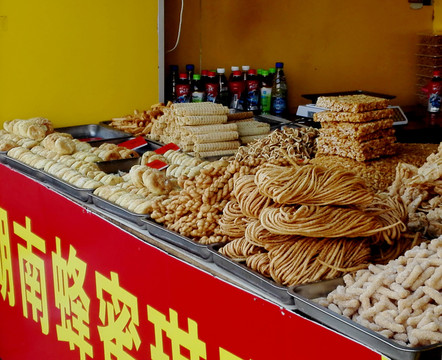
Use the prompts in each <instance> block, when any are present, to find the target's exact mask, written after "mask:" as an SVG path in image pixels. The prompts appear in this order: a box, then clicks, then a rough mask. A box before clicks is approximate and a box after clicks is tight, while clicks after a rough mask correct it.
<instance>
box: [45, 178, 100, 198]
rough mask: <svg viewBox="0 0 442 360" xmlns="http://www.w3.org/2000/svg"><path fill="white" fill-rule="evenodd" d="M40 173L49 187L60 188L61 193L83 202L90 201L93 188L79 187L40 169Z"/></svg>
mask: <svg viewBox="0 0 442 360" xmlns="http://www.w3.org/2000/svg"><path fill="white" fill-rule="evenodd" d="M40 174H41V180H42V181H43V182H44V183H46V184H48V185H50V186H51V187H53V188H55V189H57V190H60V191H61V192H62V193H65V194H67V195H69V196H72V197H73V198H74V199H77V200H80V201H83V202H89V203H90V202H91V195H92V192H93V191H94V190H93V189H82V188H79V187H77V186H74V185H72V184H70V183H68V182H66V181H64V180H61V179H59V178H57V177H56V176H54V175H51V174H49V173H47V172H45V171H40Z"/></svg>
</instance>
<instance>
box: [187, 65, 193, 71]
mask: <svg viewBox="0 0 442 360" xmlns="http://www.w3.org/2000/svg"><path fill="white" fill-rule="evenodd" d="M194 69H195V65H193V64H187V65H186V70H194Z"/></svg>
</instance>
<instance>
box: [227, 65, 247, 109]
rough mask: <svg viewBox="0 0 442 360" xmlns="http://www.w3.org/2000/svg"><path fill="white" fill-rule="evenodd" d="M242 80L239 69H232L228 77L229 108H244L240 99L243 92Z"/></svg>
mask: <svg viewBox="0 0 442 360" xmlns="http://www.w3.org/2000/svg"><path fill="white" fill-rule="evenodd" d="M244 88H245V85H244V80H243V77H242V74H241V71H239V70H234V71H233V72H232V73H231V74H230V78H229V91H230V104H229V107H230V108H231V109H237V110H244V108H243V104H242V102H241V101H240V100H241V97H242V96H243V93H244Z"/></svg>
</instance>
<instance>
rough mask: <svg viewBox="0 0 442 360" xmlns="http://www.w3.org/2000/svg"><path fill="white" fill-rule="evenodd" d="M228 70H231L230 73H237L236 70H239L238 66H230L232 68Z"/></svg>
mask: <svg viewBox="0 0 442 360" xmlns="http://www.w3.org/2000/svg"><path fill="white" fill-rule="evenodd" d="M230 70H232V72H233V71H238V70H239V66H232V67H231V68H230Z"/></svg>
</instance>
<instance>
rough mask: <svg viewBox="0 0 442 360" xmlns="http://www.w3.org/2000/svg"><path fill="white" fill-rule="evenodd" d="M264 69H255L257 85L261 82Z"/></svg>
mask: <svg viewBox="0 0 442 360" xmlns="http://www.w3.org/2000/svg"><path fill="white" fill-rule="evenodd" d="M263 71H264V69H258V70H256V74H257V76H258V81H259V87H261V83H262V72H263Z"/></svg>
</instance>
